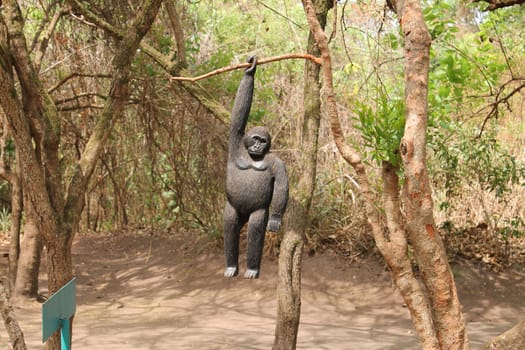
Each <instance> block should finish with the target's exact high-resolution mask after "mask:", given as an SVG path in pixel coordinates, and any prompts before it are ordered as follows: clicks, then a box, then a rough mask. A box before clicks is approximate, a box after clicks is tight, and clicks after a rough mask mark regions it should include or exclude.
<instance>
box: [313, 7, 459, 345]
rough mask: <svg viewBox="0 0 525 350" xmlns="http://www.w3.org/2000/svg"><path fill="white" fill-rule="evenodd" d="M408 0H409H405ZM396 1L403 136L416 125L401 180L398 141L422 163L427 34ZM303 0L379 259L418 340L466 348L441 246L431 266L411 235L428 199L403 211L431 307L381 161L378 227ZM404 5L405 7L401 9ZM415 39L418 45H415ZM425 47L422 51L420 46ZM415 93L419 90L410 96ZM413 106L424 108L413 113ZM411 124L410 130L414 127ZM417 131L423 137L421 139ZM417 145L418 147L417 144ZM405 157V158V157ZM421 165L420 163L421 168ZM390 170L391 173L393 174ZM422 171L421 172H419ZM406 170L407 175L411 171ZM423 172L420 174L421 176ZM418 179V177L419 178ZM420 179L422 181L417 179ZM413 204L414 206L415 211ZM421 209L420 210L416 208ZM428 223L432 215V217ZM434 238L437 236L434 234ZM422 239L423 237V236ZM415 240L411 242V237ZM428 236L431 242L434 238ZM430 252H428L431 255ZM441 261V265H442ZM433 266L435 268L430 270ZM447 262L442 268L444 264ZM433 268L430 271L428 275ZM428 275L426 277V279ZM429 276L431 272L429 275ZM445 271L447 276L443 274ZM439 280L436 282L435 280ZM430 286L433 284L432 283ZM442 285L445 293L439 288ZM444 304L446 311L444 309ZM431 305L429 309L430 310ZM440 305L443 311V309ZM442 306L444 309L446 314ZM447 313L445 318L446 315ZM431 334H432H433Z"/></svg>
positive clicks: (320, 39) (336, 130) (414, 12)
mask: <svg viewBox="0 0 525 350" xmlns="http://www.w3.org/2000/svg"><path fill="white" fill-rule="evenodd" d="M409 1H412V2H409ZM409 1H406V2H405V1H403V2H402V3H401V2H399V4H397V3H396V4H395V5H398V8H399V9H401V10H400V11H398V13H399V16H400V18H401V24H402V27H403V30H404V33H405V38H406V40H405V42H406V47H405V52H406V69H405V82H406V91H407V110H408V116H407V128H406V129H405V138H404V141H408V140H410V137H413V136H414V131H415V130H416V131H417V132H416V135H417V136H418V137H419V139H418V142H417V145H416V147H414V144H411V143H410V141H408V143H407V144H402V145H401V153H402V154H403V156H404V159H403V160H404V161H405V163H404V164H405V166H407V165H408V166H409V167H410V169H408V170H406V171H407V180H406V183H409V182H410V181H411V180H415V179H417V176H415V177H414V170H415V167H414V162H413V161H412V156H410V157H406V156H407V152H406V149H404V147H403V145H405V146H406V145H408V144H410V146H411V147H412V148H411V152H413V151H414V149H417V151H416V152H418V155H419V156H421V154H423V157H422V158H417V157H416V159H417V160H418V162H419V163H416V164H418V165H423V168H421V167H420V168H419V169H418V171H417V172H416V174H418V175H421V174H422V172H421V170H422V169H424V167H425V159H424V152H425V147H426V144H425V133H426V104H427V100H426V94H427V76H428V52H429V48H430V36H429V35H428V31H427V30H426V26H425V23H424V21H423V17H422V13H421V8H420V6H419V3H417V0H409ZM303 5H304V8H305V12H306V15H307V19H308V24H309V26H310V29H311V30H312V32H313V33H314V35H315V38H316V41H317V44H318V45H319V48H320V49H321V58H322V64H323V73H324V75H323V76H324V84H325V89H326V94H327V97H326V100H327V102H326V105H327V109H328V114H329V117H330V126H331V131H332V135H333V137H334V140H335V143H336V145H337V148H338V150H339V151H340V153H341V155H342V156H343V158H344V159H345V160H346V161H347V162H348V163H349V164H350V165H352V167H353V168H354V169H355V171H356V179H357V181H358V183H359V185H360V187H361V192H362V194H363V197H364V198H365V208H366V213H367V216H368V221H369V223H370V226H371V228H372V233H373V235H374V239H375V241H376V244H377V246H378V248H379V250H380V251H381V253H382V254H383V256H384V257H385V260H386V261H387V263H388V264H389V267H390V268H391V270H392V273H393V276H394V280H395V282H396V284H397V286H398V287H399V288H400V291H401V293H403V297H404V299H405V301H406V302H407V305H408V306H409V308H410V311H411V316H412V319H413V321H414V324H415V327H416V330H417V332H418V335H419V337H420V339H421V341H422V345H423V347H424V348H425V349H435V348H438V347H439V348H441V349H447V350H448V349H466V348H467V347H468V342H467V340H466V336H465V332H464V322H463V318H462V315H461V312H460V305H459V302H458V301H457V293H456V289H455V285H454V281H453V279H452V278H451V277H452V275H451V274H450V268H449V266H448V262H447V261H446V257H445V259H444V261H443V260H442V259H441V257H442V255H444V253H445V251H444V248H443V246H442V245H439V244H438V245H436V246H434V248H435V249H434V250H432V252H435V253H439V254H437V256H438V257H439V258H440V259H438V260H439V261H437V262H436V264H435V266H434V265H433V263H434V260H428V255H427V256H425V255H424V254H422V253H424V252H425V249H421V248H422V246H423V247H425V244H424V243H423V244H421V242H420V241H419V236H417V235H416V233H417V232H420V231H417V230H416V229H415V228H418V225H417V224H415V223H416V220H418V219H419V220H421V219H428V216H427V215H428V214H429V213H430V215H432V211H431V209H432V206H431V205H430V212H428V209H429V208H428V206H427V207H425V206H423V205H421V204H422V203H420V206H419V207H417V205H414V204H416V203H415V202H410V201H409V204H410V205H411V209H413V211H412V212H410V213H408V215H407V216H408V227H407V229H408V233H409V237H410V238H411V240H412V243H413V244H416V246H417V248H416V246H415V247H414V251H415V252H416V258H417V261H418V263H420V262H421V261H423V263H422V265H421V266H422V268H421V270H422V273H423V281H424V282H425V286H426V291H427V293H428V297H429V299H430V303H431V308H429V307H428V301H427V298H426V296H425V293H424V292H423V291H422V290H421V288H420V287H419V284H418V281H417V280H416V278H415V276H414V274H413V272H412V269H411V266H410V264H409V261H408V260H407V256H406V254H407V238H406V234H405V229H404V228H403V227H402V226H403V225H401V223H402V221H403V220H402V218H401V212H400V207H399V204H398V202H399V201H398V199H397V197H398V193H399V188H398V186H399V180H398V179H397V175H395V171H393V169H389V166H388V164H386V167H385V165H384V169H383V180H384V186H385V193H384V195H385V197H384V204H385V213H386V216H387V225H388V228H389V233H388V235H385V234H384V232H383V228H382V224H381V219H380V216H379V214H378V212H377V210H376V209H375V205H374V203H375V202H376V200H375V198H374V197H375V196H374V195H373V193H372V192H371V190H370V186H369V184H368V178H367V175H366V169H365V166H364V164H363V162H362V161H361V157H360V156H359V154H358V153H357V152H356V151H355V150H354V149H352V148H351V147H350V146H349V145H348V144H346V142H345V137H344V132H343V130H342V128H341V124H340V122H339V117H338V113H337V105H336V101H335V94H334V91H333V78H332V73H331V70H332V66H331V57H330V51H329V47H328V40H327V38H326V35H325V34H324V31H323V30H322V29H321V28H320V25H319V23H318V22H317V20H316V18H315V15H314V11H313V6H312V4H311V0H303ZM407 9H408V11H407ZM418 45H419V46H418ZM425 50H426V51H425ZM416 93H419V95H417V96H416ZM417 112H424V113H419V114H417ZM418 119H419V121H420V122H421V121H423V120H424V123H420V124H419V128H414V121H417V120H418ZM414 129H415V130H414ZM421 135H422V136H423V138H422V139H421ZM417 147H419V148H417ZM408 158H410V160H409V161H408V162H407V161H406V160H407V159H408ZM425 171H426V169H425ZM394 175H395V176H394ZM423 175H426V172H425V173H424V174H423ZM411 176H412V177H411ZM423 177H424V176H423ZM420 180H421V179H420ZM425 181H426V184H427V187H426V188H425V189H429V182H428V175H426V180H425ZM423 183H424V182H423ZM407 188H408V189H409V192H408V193H409V200H412V199H416V198H421V197H423V198H424V199H425V201H426V202H425V204H427V205H428V203H429V202H430V204H431V203H432V198H431V194H430V191H426V192H423V191H422V192H415V191H413V190H414V188H413V187H410V185H409V186H407ZM416 209H418V211H416ZM421 209H423V210H421ZM432 224H433V221H432ZM423 227H424V228H425V232H428V233H429V235H430V234H431V233H432V235H431V236H432V238H434V237H435V236H436V235H434V234H433V233H434V230H433V229H434V226H433V225H431V226H430V228H429V226H428V225H425V226H423ZM438 239H439V237H438ZM423 240H424V239H423ZM414 241H415V242H414ZM434 242H437V240H436V239H434ZM435 256H436V255H434V257H435ZM443 264H446V265H443ZM433 267H435V270H432V269H433ZM447 267H448V269H447ZM443 270H445V271H444V273H442V274H440V275H439V276H438V277H440V278H441V279H439V278H435V277H436V274H437V273H440V272H443ZM433 272H437V273H434V276H429V275H431V274H432V273H433ZM429 277H431V278H430V279H429ZM432 277H434V278H432ZM446 277H449V278H446ZM440 283H441V284H440ZM436 287H438V288H441V290H439V291H436ZM432 288H434V289H432ZM445 290H448V291H449V293H448V294H447V293H439V292H444V291H445ZM445 309H446V311H445ZM429 310H431V312H432V313H431V314H430V311H429ZM444 311H445V312H444ZM446 312H449V313H450V314H449V315H447V314H446ZM447 317H448V318H447ZM436 337H437V339H436Z"/></svg>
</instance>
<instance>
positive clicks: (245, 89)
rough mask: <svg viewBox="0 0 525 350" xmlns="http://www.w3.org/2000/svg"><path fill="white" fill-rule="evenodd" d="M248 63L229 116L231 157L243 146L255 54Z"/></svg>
mask: <svg viewBox="0 0 525 350" xmlns="http://www.w3.org/2000/svg"><path fill="white" fill-rule="evenodd" d="M248 63H251V64H252V65H251V66H250V67H248V68H246V70H245V71H244V76H243V78H242V80H241V83H240V84H239V88H238V89H237V94H236V96H235V102H234V104H233V110H232V116H231V126H230V150H229V156H230V157H233V158H235V156H236V155H238V154H239V150H240V149H242V148H243V147H244V146H243V144H242V138H243V136H244V130H245V129H246V123H247V122H248V115H249V114H250V108H251V106H252V97H253V81H254V75H255V71H256V69H257V58H256V57H255V56H252V57H250V58H249V59H248Z"/></svg>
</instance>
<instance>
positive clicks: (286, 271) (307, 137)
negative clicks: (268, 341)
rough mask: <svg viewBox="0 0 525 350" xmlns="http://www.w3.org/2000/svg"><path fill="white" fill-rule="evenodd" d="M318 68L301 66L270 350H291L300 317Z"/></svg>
mask: <svg viewBox="0 0 525 350" xmlns="http://www.w3.org/2000/svg"><path fill="white" fill-rule="evenodd" d="M332 5H333V1H331V0H317V1H316V13H317V19H318V20H319V22H320V23H321V26H322V27H323V28H324V26H325V24H326V17H327V13H328V10H329V9H330V8H331V7H332ZM307 54H308V55H312V56H315V57H317V56H318V55H319V49H318V48H317V46H316V44H315V39H314V37H313V35H312V34H311V33H310V34H309V36H308V48H307ZM319 73H320V67H319V65H318V64H317V63H315V62H313V61H309V60H307V61H306V63H305V86H304V105H305V111H304V119H303V128H302V135H301V146H302V147H301V149H302V152H301V153H302V154H301V156H302V157H301V158H300V159H299V162H298V163H299V164H301V172H300V174H299V182H298V184H297V188H295V189H292V193H291V198H290V200H289V202H288V210H287V217H286V221H285V227H284V230H283V232H284V237H283V240H282V242H281V246H280V249H279V279H278V284H277V322H276V325H275V339H274V344H273V350H293V349H295V348H296V344H297V333H298V331H299V321H300V317H301V266H302V255H303V247H304V231H305V230H306V228H307V226H308V224H309V220H308V218H309V215H308V214H309V210H310V206H311V202H312V197H313V192H314V189H315V177H316V168H317V150H318V149H317V148H318V147H317V145H318V137H319V125H320V120H321V118H320V116H321V95H320V91H321V85H320V82H319Z"/></svg>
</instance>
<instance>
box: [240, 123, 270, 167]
mask: <svg viewBox="0 0 525 350" xmlns="http://www.w3.org/2000/svg"><path fill="white" fill-rule="evenodd" d="M271 142H272V141H271V139H270V133H269V132H268V129H267V128H265V127H261V126H256V127H255V128H253V129H251V130H250V131H248V133H247V134H246V136H244V146H245V147H246V149H247V150H248V154H250V156H251V157H252V159H255V160H259V159H261V158H263V157H264V155H265V154H266V153H268V151H269V150H270V146H271Z"/></svg>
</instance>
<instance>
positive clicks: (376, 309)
mask: <svg viewBox="0 0 525 350" xmlns="http://www.w3.org/2000/svg"><path fill="white" fill-rule="evenodd" d="M197 247H198V248H199V249H197ZM74 251H75V257H74V261H75V265H76V275H77V279H78V280H77V282H78V293H77V294H78V299H77V300H78V308H77V314H76V318H75V322H74V336H73V349H115V350H120V349H122V350H123V349H144V350H145V349H239V350H240V349H270V348H271V346H272V343H273V335H274V324H275V314H276V302H275V286H276V278H275V277H276V275H277V262H276V261H275V260H271V259H265V260H264V261H263V264H264V266H263V271H262V274H261V278H260V279H259V280H244V279H242V278H240V277H238V278H234V279H225V278H223V277H222V264H223V259H222V256H221V254H220V249H217V248H214V247H212V248H210V247H209V246H207V247H201V246H200V245H199V244H198V243H197V244H194V243H192V244H190V243H189V242H184V241H182V240H180V239H179V238H171V239H167V240H166V239H161V238H153V239H151V238H150V236H149V235H145V234H142V235H133V236H131V235H129V234H126V235H124V234H121V235H105V236H100V235H99V236H96V235H81V236H79V237H78V238H77V240H76V243H75V248H74ZM204 252H207V253H204ZM209 252H211V253H209ZM456 270H457V271H456V275H457V283H458V286H459V290H460V296H461V300H462V302H463V304H464V308H465V312H466V317H467V320H468V321H469V324H468V328H469V336H470V339H471V348H472V349H478V348H479V346H480V344H482V342H484V341H485V340H487V339H489V338H491V337H493V336H495V335H497V334H499V333H500V332H501V331H502V330H505V329H507V328H509V327H510V326H512V325H513V324H514V323H516V322H517V321H518V320H519V319H520V317H523V315H525V313H524V311H525V300H524V299H523V295H521V296H520V295H519V293H520V291H522V290H525V289H524V287H525V278H524V274H522V273H518V272H512V273H507V274H501V275H494V274H488V273H486V272H485V271H482V270H480V269H477V268H467V267H466V266H463V267H462V268H456ZM242 272H243V271H242V270H241V273H242ZM44 283H45V282H44ZM44 283H43V284H44ZM302 295H303V298H302V316H301V326H300V331H299V337H298V346H297V348H298V349H308V350H309V349H312V350H314V349H316V350H319V349H330V350H340V349H341V350H342V349H364V350H367V349H369V350H372V349H378V350H379V349H392V350H393V349H417V348H418V342H417V339H416V337H415V335H414V332H413V328H412V325H411V322H410V318H409V314H408V310H407V309H406V308H405V307H403V305H402V300H401V298H400V296H399V294H398V292H397V291H396V290H395V288H394V287H393V286H392V284H391V281H390V277H389V274H388V273H387V272H386V271H384V269H383V268H382V266H380V265H379V264H377V263H368V264H366V265H359V266H358V265H357V264H355V265H347V264H345V263H344V262H341V261H338V260H337V258H336V257H334V256H329V255H323V256H315V257H306V258H305V260H304V272H303V292H302ZM17 315H18V317H19V319H20V321H21V325H22V327H23V330H24V333H25V337H26V342H27V344H28V348H29V349H42V348H43V346H42V345H41V344H42V343H41V330H40V329H41V324H40V320H41V305H40V304H37V303H34V304H32V305H24V306H23V307H19V308H17ZM6 343H7V342H6V335H5V331H4V329H3V328H2V329H0V348H4V345H5V344H6ZM6 347H7V346H6Z"/></svg>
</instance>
